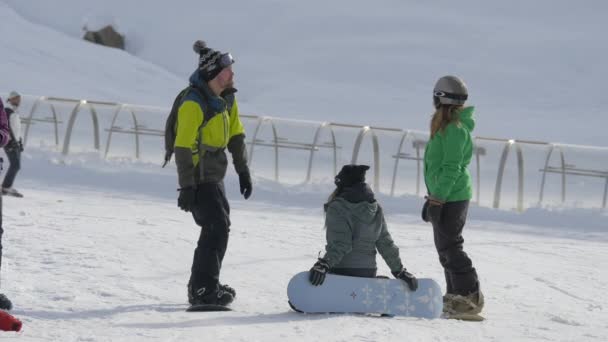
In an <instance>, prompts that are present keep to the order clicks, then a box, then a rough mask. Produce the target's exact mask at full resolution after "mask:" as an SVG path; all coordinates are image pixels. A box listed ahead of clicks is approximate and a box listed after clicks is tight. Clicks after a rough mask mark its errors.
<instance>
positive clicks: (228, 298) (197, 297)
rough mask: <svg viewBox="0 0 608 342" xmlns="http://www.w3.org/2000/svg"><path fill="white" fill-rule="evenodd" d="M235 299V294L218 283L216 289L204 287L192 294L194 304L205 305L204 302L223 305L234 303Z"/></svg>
mask: <svg viewBox="0 0 608 342" xmlns="http://www.w3.org/2000/svg"><path fill="white" fill-rule="evenodd" d="M233 300H234V296H233V295H232V294H231V293H229V292H226V291H224V290H223V289H222V288H221V287H220V286H219V285H217V286H216V287H215V288H214V289H207V288H205V287H202V288H200V289H198V290H196V291H195V292H194V293H193V296H192V302H191V303H190V304H192V305H204V304H214V305H222V306H227V305H228V304H230V303H232V301H233Z"/></svg>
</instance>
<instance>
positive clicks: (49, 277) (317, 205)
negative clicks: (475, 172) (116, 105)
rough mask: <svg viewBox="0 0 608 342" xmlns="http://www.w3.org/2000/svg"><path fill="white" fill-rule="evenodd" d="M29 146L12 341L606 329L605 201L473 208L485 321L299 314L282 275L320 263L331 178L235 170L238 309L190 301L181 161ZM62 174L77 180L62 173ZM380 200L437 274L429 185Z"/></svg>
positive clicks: (8, 244)
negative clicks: (424, 195) (203, 307)
mask: <svg viewBox="0 0 608 342" xmlns="http://www.w3.org/2000/svg"><path fill="white" fill-rule="evenodd" d="M34 156H35V158H32V157H34ZM27 161H28V164H29V167H28V169H26V170H29V171H26V172H25V174H24V175H23V177H22V178H21V179H19V180H18V184H20V186H19V188H20V190H22V191H23V192H24V193H25V196H26V197H25V198H23V199H16V198H12V197H5V198H4V228H5V236H4V240H3V242H4V245H5V250H4V251H5V257H4V265H3V272H2V278H3V279H2V280H3V281H2V290H3V292H4V293H6V294H8V295H9V296H10V297H11V299H12V300H13V302H14V305H15V310H14V311H13V313H14V314H15V315H16V316H18V317H19V318H21V319H22V320H23V321H24V329H23V332H22V333H20V334H13V333H10V334H9V333H4V334H3V336H2V337H3V338H8V339H9V340H10V339H19V340H28V341H29V340H31V341H37V340H54V341H139V340H146V341H187V340H198V339H201V338H203V339H205V340H214V341H283V340H290V341H292V340H293V341H320V340H322V341H429V340H436V341H462V340H465V339H466V340H467V341H539V340H550V341H605V340H606V338H607V337H608V325H607V324H606V319H605V317H606V309H607V308H608V297H607V296H606V293H605V289H606V287H607V286H608V279H607V277H606V273H605V270H606V269H608V249H607V248H606V244H607V243H608V237H607V235H606V232H605V230H603V229H602V228H601V223H600V219H601V218H602V216H601V215H599V214H598V215H596V216H598V221H597V224H596V226H595V228H593V225H591V226H592V228H591V229H586V228H585V226H584V225H583V224H580V225H579V224H577V223H576V222H577V221H580V220H578V219H577V217H576V216H569V215H567V214H562V215H563V216H562V221H563V222H562V225H561V227H560V226H555V227H553V228H550V227H546V226H543V225H542V224H540V221H541V219H539V217H538V215H536V216H530V217H529V218H528V219H527V220H526V219H525V216H524V218H522V217H521V216H519V215H517V214H513V213H508V212H500V211H492V210H489V209H483V208H473V212H474V213H473V214H472V215H471V216H472V217H471V218H470V220H469V224H468V226H467V228H466V230H465V239H466V242H465V246H466V250H467V252H468V253H469V254H470V255H471V256H472V258H473V260H474V262H475V266H476V267H477V269H478V272H479V274H480V277H481V282H482V286H483V290H484V293H485V294H486V302H487V304H486V305H487V306H486V309H485V316H486V317H487V320H486V321H485V322H483V323H465V322H457V321H446V320H432V321H429V320H423V319H415V318H372V317H364V316H357V315H301V314H298V313H295V312H293V311H291V310H290V309H289V307H288V305H287V296H286V287H287V283H288V281H289V279H290V277H291V276H292V275H294V274H295V273H297V272H299V271H302V270H306V269H308V268H310V267H311V265H312V264H313V263H314V261H315V260H316V256H317V253H318V251H320V250H322V248H323V245H324V230H323V214H322V210H321V205H322V203H323V198H324V196H325V195H326V194H325V192H326V191H327V190H326V189H327V187H325V189H323V190H322V191H317V189H311V188H305V187H302V188H298V189H296V188H291V189H287V188H284V187H281V186H280V185H277V184H272V183H270V182H267V181H262V180H258V181H257V182H256V187H255V188H254V195H253V196H252V198H251V199H250V200H248V201H245V200H242V199H241V198H240V195H238V192H237V182H236V177H234V176H233V175H232V173H233V171H232V170H231V171H230V172H229V173H230V174H231V176H230V177H229V178H228V179H227V187H228V195H229V197H230V200H231V203H232V221H233V225H232V228H231V229H232V230H231V238H230V242H229V250H228V253H227V256H226V259H225V264H224V268H223V272H222V281H223V282H225V283H228V284H230V285H231V286H233V287H235V288H236V290H237V291H238V295H237V299H236V301H235V303H234V304H233V307H234V311H233V312H228V313H186V312H184V309H185V308H186V287H185V285H186V282H187V280H188V277H189V267H190V264H191V259H192V253H193V250H194V247H195V244H196V240H197V238H198V233H199V229H198V228H197V227H196V226H195V225H194V223H193V221H192V219H191V217H190V215H189V214H186V213H183V212H181V211H180V210H179V209H178V208H177V207H176V201H175V196H176V193H175V192H174V191H172V190H174V182H175V180H174V178H173V177H174V175H173V172H175V170H174V169H170V170H161V169H159V168H158V166H157V165H148V164H141V163H128V162H122V165H119V164H118V163H117V162H112V161H109V162H104V161H101V160H99V158H96V157H95V156H91V155H82V156H79V157H77V158H76V157H72V158H68V159H67V160H65V161H62V160H61V159H60V158H59V157H57V155H54V154H53V153H49V152H41V151H35V150H34V151H32V152H30V153H29V158H28V160H27ZM111 170H113V172H111ZM62 175H63V178H64V179H67V178H69V179H73V180H74V182H72V183H70V182H67V181H63V182H61V181H60V182H54V181H53V180H55V179H61V177H62ZM87 183H88V185H87ZM126 184H132V186H126ZM144 184H148V187H147V190H146V188H145V187H143V185H144ZM169 189H171V190H169ZM273 194H274V196H273ZM381 201H382V202H383V203H384V202H386V203H385V206H386V207H387V211H388V213H389V215H388V223H389V229H390V230H391V233H392V234H393V237H394V239H395V241H396V242H397V244H398V245H399V247H400V248H401V254H402V256H403V258H404V260H405V263H406V265H407V267H408V268H409V269H410V270H411V271H412V272H414V273H415V274H416V275H417V276H419V277H432V278H435V279H437V280H438V281H439V282H440V284H441V285H442V286H444V282H443V279H442V270H441V267H440V266H439V263H438V260H437V256H436V253H435V251H434V247H433V240H432V234H431V228H430V226H428V225H427V224H424V223H422V222H421V221H420V218H419V215H418V209H419V205H420V204H421V203H420V200H419V199H417V198H409V197H403V198H398V199H389V198H386V197H382V198H381ZM475 212H477V214H475ZM544 214H545V217H549V216H552V215H558V216H559V215H560V213H548V212H544ZM587 214H588V215H589V213H587ZM590 216H591V215H590ZM478 217H483V219H479V218H478ZM603 219H604V220H605V216H604V217H603ZM517 221H519V222H520V223H509V222H517ZM526 221H527V222H526ZM590 222H593V220H590ZM604 222H605V221H604ZM379 264H380V272H381V273H384V274H389V272H388V269H387V267H386V266H385V265H384V263H383V262H380V263H379Z"/></svg>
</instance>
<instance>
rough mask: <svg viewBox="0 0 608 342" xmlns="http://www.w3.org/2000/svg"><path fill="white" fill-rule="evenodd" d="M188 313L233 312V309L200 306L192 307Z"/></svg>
mask: <svg viewBox="0 0 608 342" xmlns="http://www.w3.org/2000/svg"><path fill="white" fill-rule="evenodd" d="M186 311H187V312H205V311H207V312H208V311H232V309H231V308H229V307H227V306H224V305H216V304H198V305H192V306H190V307H189V308H187V309H186Z"/></svg>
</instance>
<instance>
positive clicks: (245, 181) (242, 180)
mask: <svg viewBox="0 0 608 342" xmlns="http://www.w3.org/2000/svg"><path fill="white" fill-rule="evenodd" d="M239 186H240V187H241V195H243V197H245V199H248V198H249V196H251V192H252V191H253V188H252V186H251V176H250V175H249V171H245V172H241V173H239Z"/></svg>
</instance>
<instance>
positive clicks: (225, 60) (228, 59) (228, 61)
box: [220, 53, 234, 69]
mask: <svg viewBox="0 0 608 342" xmlns="http://www.w3.org/2000/svg"><path fill="white" fill-rule="evenodd" d="M232 64H234V58H232V55H231V54H230V53H224V54H222V55H221V56H220V67H221V68H222V69H223V68H226V67H228V66H230V65H232Z"/></svg>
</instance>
